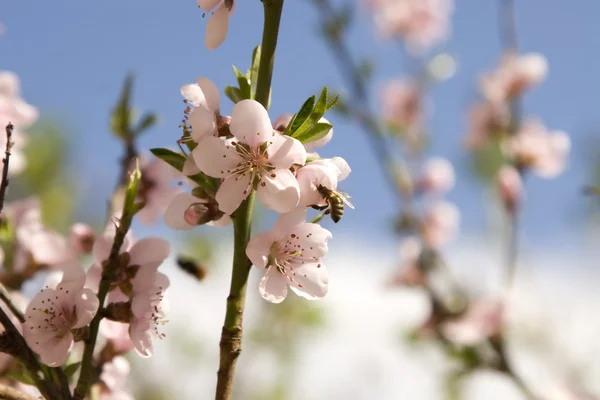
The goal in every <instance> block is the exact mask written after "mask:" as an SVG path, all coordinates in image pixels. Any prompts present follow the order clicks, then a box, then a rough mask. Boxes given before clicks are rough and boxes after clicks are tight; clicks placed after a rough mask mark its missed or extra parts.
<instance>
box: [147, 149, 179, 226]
mask: <svg viewBox="0 0 600 400" xmlns="http://www.w3.org/2000/svg"><path fill="white" fill-rule="evenodd" d="M141 170H142V180H141V182H140V188H139V190H138V197H139V198H140V200H141V201H143V202H144V208H142V210H141V211H140V212H139V213H138V214H137V216H138V217H139V219H140V221H141V222H142V223H143V224H146V225H151V224H153V223H155V222H156V220H157V219H158V217H159V215H161V214H162V213H163V212H164V211H165V209H166V208H167V205H168V204H169V202H170V200H171V198H172V197H173V195H174V194H175V193H176V190H175V189H174V188H173V186H172V185H171V178H172V177H173V175H174V174H173V172H174V168H172V167H171V166H170V165H168V164H167V163H165V162H164V161H162V160H159V159H157V158H155V159H152V161H149V162H148V161H146V160H143V162H142V166H141Z"/></svg>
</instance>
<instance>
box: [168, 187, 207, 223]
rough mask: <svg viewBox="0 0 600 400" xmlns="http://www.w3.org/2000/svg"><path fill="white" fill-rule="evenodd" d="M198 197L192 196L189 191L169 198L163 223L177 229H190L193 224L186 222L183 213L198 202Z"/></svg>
mask: <svg viewBox="0 0 600 400" xmlns="http://www.w3.org/2000/svg"><path fill="white" fill-rule="evenodd" d="M198 202H199V199H198V198H197V197H195V196H193V195H192V194H191V193H187V192H185V193H179V194H178V195H177V196H175V197H173V199H171V202H170V203H169V205H168V206H167V209H166V210H165V216H164V219H165V224H166V225H167V226H168V227H169V228H171V229H175V230H178V231H186V230H189V229H192V228H193V227H194V226H193V225H190V224H188V223H187V222H186V220H185V218H184V217H183V214H184V213H185V210H187V209H188V207H189V206H191V205H192V204H194V203H198Z"/></svg>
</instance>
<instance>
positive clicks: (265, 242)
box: [246, 231, 275, 268]
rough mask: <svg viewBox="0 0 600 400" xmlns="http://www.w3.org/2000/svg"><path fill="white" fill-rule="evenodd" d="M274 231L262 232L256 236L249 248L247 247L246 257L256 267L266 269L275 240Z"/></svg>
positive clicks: (251, 240)
mask: <svg viewBox="0 0 600 400" xmlns="http://www.w3.org/2000/svg"><path fill="white" fill-rule="evenodd" d="M271 232H272V231H267V232H261V233H259V234H258V235H254V236H253V237H252V239H250V242H248V247H246V255H247V256H248V258H249V259H250V261H252V264H254V266H255V267H258V268H265V267H266V266H267V262H268V260H269V252H270V250H271V246H272V245H273V242H274V241H275V239H274V238H273V234H272V233H271Z"/></svg>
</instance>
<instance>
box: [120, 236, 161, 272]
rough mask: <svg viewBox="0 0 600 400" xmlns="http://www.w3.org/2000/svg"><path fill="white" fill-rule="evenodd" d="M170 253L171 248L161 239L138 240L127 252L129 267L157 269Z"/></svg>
mask: <svg viewBox="0 0 600 400" xmlns="http://www.w3.org/2000/svg"><path fill="white" fill-rule="evenodd" d="M170 252H171V246H170V245H169V242H167V241H166V240H165V239H163V238H159V237H149V238H145V239H142V240H140V241H139V242H137V243H136V244H134V245H133V246H132V247H131V250H129V255H130V256H131V258H130V261H129V263H130V265H141V266H145V265H152V266H156V267H158V266H159V265H160V264H162V262H163V261H165V259H166V258H167V257H169V253H170Z"/></svg>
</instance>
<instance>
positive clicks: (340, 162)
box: [330, 157, 352, 182]
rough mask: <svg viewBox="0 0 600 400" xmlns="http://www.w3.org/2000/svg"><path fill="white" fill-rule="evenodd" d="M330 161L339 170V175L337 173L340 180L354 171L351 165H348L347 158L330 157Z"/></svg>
mask: <svg viewBox="0 0 600 400" xmlns="http://www.w3.org/2000/svg"><path fill="white" fill-rule="evenodd" d="M330 162H331V163H332V164H333V165H334V166H335V168H336V169H337V170H338V175H337V180H338V182H339V181H343V180H344V179H346V178H347V177H348V175H350V172H352V170H351V169H350V166H349V165H348V163H347V162H346V160H344V159H343V158H342V157H333V158H331V159H330Z"/></svg>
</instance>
